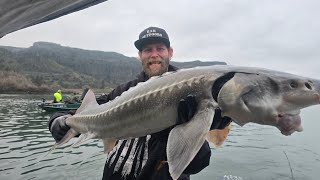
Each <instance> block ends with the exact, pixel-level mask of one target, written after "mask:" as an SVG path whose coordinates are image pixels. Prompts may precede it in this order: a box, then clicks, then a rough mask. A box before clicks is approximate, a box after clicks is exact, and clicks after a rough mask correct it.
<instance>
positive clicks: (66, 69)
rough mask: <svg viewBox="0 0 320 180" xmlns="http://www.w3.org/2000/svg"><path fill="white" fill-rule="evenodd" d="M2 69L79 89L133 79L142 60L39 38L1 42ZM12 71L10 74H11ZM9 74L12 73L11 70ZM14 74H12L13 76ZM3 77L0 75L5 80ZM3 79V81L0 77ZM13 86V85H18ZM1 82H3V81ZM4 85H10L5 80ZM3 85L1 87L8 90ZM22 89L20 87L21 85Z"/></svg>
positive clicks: (186, 64)
mask: <svg viewBox="0 0 320 180" xmlns="http://www.w3.org/2000/svg"><path fill="white" fill-rule="evenodd" d="M171 64H172V65H174V66H177V67H179V68H190V67H195V66H204V65H215V64H225V63H224V62H218V61H210V62H201V61H199V60H197V61H192V62H171ZM0 65H1V66H0V72H12V73H14V74H15V76H14V77H19V79H21V77H23V78H25V79H26V80H28V81H30V82H31V83H33V85H32V87H34V86H38V87H42V88H41V90H43V89H45V87H47V88H48V90H50V89H52V88H68V89H73V88H74V89H79V88H82V87H83V86H85V85H88V86H90V87H94V88H101V89H103V88H106V87H114V86H115V85H118V84H121V83H124V82H126V81H129V80H132V79H133V78H135V76H136V75H137V74H138V73H139V72H140V71H141V65H140V62H139V61H138V60H137V59H136V58H133V57H127V56H124V55H122V54H119V53H116V52H103V51H92V50H83V49H78V48H71V47H65V46H61V45H59V44H54V43H48V42H36V43H34V44H33V46H31V47H29V48H16V47H9V46H0ZM12 73H11V75H12ZM9 74H10V73H9ZM11 77H12V76H11ZM3 78H4V77H1V79H2V80H3ZM0 83H1V81H0ZM12 84H14V83H11V85H10V86H12V88H13V89H14V86H15V85H12ZM0 86H1V84H0ZM2 86H7V85H6V84H2ZM4 89H8V88H1V87H0V92H1V91H6V90H4ZM20 89H21V87H20Z"/></svg>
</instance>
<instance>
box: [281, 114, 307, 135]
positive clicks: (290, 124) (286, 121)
mask: <svg viewBox="0 0 320 180" xmlns="http://www.w3.org/2000/svg"><path fill="white" fill-rule="evenodd" d="M277 128H278V129H279V130H280V131H281V133H282V134H283V135H286V136H288V135H291V134H292V133H294V132H295V131H297V132H301V131H303V128H302V126H301V118H300V116H299V114H283V115H280V114H279V119H278V124H277Z"/></svg>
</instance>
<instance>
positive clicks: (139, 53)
mask: <svg viewBox="0 0 320 180" xmlns="http://www.w3.org/2000/svg"><path fill="white" fill-rule="evenodd" d="M138 55H139V57H138V59H139V60H140V61H141V55H142V53H141V51H139V52H138Z"/></svg>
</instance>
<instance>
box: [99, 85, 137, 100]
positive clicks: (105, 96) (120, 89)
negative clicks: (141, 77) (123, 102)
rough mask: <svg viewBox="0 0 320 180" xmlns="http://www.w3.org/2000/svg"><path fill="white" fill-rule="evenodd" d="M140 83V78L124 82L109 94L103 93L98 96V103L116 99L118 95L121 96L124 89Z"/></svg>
mask: <svg viewBox="0 0 320 180" xmlns="http://www.w3.org/2000/svg"><path fill="white" fill-rule="evenodd" d="M137 84H138V80H133V81H130V82H128V83H126V84H122V85H120V86H118V87H116V88H115V89H113V90H112V91H111V92H110V93H109V94H103V95H101V96H100V97H98V98H97V102H98V104H104V103H107V102H108V101H111V100H113V99H115V98H116V97H117V96H120V95H121V94H122V93H123V92H124V91H127V90H128V89H129V88H130V87H133V86H135V85H137Z"/></svg>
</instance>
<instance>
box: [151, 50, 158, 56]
mask: <svg viewBox="0 0 320 180" xmlns="http://www.w3.org/2000/svg"><path fill="white" fill-rule="evenodd" d="M157 56H159V53H158V51H157V49H156V48H153V49H152V51H151V57H157Z"/></svg>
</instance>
